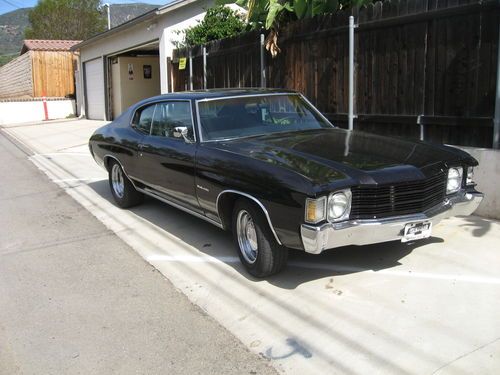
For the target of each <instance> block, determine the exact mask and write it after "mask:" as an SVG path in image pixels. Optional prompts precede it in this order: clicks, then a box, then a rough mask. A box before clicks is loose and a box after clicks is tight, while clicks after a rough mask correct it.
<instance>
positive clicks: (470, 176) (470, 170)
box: [466, 167, 474, 185]
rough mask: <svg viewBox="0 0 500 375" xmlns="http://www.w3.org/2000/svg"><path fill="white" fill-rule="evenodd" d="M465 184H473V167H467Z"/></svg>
mask: <svg viewBox="0 0 500 375" xmlns="http://www.w3.org/2000/svg"><path fill="white" fill-rule="evenodd" d="M466 184H467V185H474V167H469V168H467V182H466Z"/></svg>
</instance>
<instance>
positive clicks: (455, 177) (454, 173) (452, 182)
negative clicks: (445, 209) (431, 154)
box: [446, 167, 464, 195]
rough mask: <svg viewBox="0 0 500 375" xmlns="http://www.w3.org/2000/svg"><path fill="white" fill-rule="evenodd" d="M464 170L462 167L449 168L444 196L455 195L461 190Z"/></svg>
mask: <svg viewBox="0 0 500 375" xmlns="http://www.w3.org/2000/svg"><path fill="white" fill-rule="evenodd" d="M463 175H464V169H463V167H451V168H450V169H448V178H447V179H446V194H447V195H450V194H455V193H456V192H458V191H459V190H460V189H461V188H462V181H463Z"/></svg>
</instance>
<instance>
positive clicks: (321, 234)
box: [300, 191, 483, 254]
mask: <svg viewBox="0 0 500 375" xmlns="http://www.w3.org/2000/svg"><path fill="white" fill-rule="evenodd" d="M482 200H483V194H481V193H478V192H467V193H466V192H465V191H461V192H459V193H458V194H457V195H456V196H454V197H452V198H450V199H447V200H446V201H445V202H443V203H442V204H440V205H438V206H435V207H433V208H431V209H429V210H428V211H426V212H424V213H420V214H414V215H405V216H394V217H390V218H384V219H373V220H350V221H344V222H341V223H326V224H322V225H320V226H313V225H308V224H302V227H301V229H300V233H301V236H302V243H303V245H304V249H305V251H306V252H308V253H311V254H319V253H321V252H322V251H324V250H327V249H333V248H335V247H340V246H347V245H368V244H373V243H379V242H386V241H393V240H398V239H399V240H400V239H401V238H402V237H403V230H404V227H405V225H406V224H409V223H414V222H419V221H424V220H429V221H431V222H432V225H433V226H434V225H436V224H437V223H439V222H440V221H441V220H443V219H446V218H448V217H452V216H460V215H470V214H472V213H473V212H474V211H475V210H476V209H477V207H478V206H479V204H480V203H481V201H482Z"/></svg>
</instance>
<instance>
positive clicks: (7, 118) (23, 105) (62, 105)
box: [0, 98, 75, 125]
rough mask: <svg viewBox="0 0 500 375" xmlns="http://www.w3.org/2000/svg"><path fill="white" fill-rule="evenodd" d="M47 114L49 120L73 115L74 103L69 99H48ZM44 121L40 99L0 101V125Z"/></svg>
mask: <svg viewBox="0 0 500 375" xmlns="http://www.w3.org/2000/svg"><path fill="white" fill-rule="evenodd" d="M47 112H48V114H49V119H50V120H56V119H61V118H67V117H68V116H74V115H75V101H74V100H70V99H50V98H49V99H48V100H47ZM44 119H45V113H44V109H43V102H42V100H41V99H31V100H25V101H0V125H5V124H19V123H24V122H34V121H42V120H44Z"/></svg>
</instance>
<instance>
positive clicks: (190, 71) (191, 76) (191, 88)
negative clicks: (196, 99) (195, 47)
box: [189, 50, 193, 90]
mask: <svg viewBox="0 0 500 375" xmlns="http://www.w3.org/2000/svg"><path fill="white" fill-rule="evenodd" d="M189 90H193V54H192V52H191V50H189Z"/></svg>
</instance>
